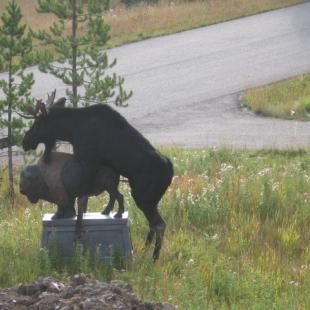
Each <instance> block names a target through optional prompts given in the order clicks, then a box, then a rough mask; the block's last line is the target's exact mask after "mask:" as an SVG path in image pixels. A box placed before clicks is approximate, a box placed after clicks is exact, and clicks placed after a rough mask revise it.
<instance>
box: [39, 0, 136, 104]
mask: <svg viewBox="0 0 310 310" xmlns="http://www.w3.org/2000/svg"><path fill="white" fill-rule="evenodd" d="M38 4H39V8H38V11H39V12H41V13H48V12H49V13H53V14H54V15H56V16H57V18H58V22H57V23H54V24H53V25H52V26H51V27H50V28H49V31H39V32H38V33H36V34H35V36H36V38H38V39H39V40H40V41H41V42H43V44H46V45H48V46H51V47H53V48H54V51H55V52H56V54H57V56H58V58H60V59H62V60H60V62H58V64H56V63H55V62H52V60H53V56H52V53H50V52H48V51H45V52H44V53H42V54H41V56H40V57H39V59H40V61H39V63H40V65H39V68H40V69H41V70H42V71H44V72H49V73H52V74H53V75H55V76H56V77H57V78H60V79H61V80H62V81H63V82H64V83H65V84H66V85H69V86H70V88H71V89H67V96H68V97H69V99H70V101H71V103H72V105H73V106H74V107H77V105H78V102H79V101H80V99H84V101H85V102H86V104H88V103H89V102H91V101H100V102H107V101H108V99H111V100H113V101H114V103H115V104H116V105H125V104H124V102H125V101H126V100H127V99H128V98H129V97H130V96H131V92H130V93H127V92H126V91H125V90H124V89H123V83H124V79H123V78H122V77H120V76H117V75H116V74H111V75H107V74H106V71H107V70H110V69H111V68H112V67H113V66H114V65H115V64H116V60H113V61H112V62H109V61H108V57H107V53H106V52H105V50H104V47H105V46H106V43H107V41H108V40H109V38H110V37H109V26H108V25H107V24H106V23H105V22H104V20H103V18H102V14H103V12H104V10H106V9H107V7H108V2H106V1H104V0H38ZM80 87H81V88H82V89H81V91H82V92H83V97H82V95H81V94H80V93H79V92H78V90H79V88H80ZM117 89H118V92H117V91H116V90H117Z"/></svg>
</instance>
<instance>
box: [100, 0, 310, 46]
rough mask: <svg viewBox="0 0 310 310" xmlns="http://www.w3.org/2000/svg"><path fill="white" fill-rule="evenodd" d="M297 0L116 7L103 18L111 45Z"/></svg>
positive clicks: (218, 0)
mask: <svg viewBox="0 0 310 310" xmlns="http://www.w3.org/2000/svg"><path fill="white" fill-rule="evenodd" d="M302 2H304V1H300V0H279V1H271V0H260V1H255V0H233V1H231V0H210V1H190V2H182V1H167V0H162V1H161V2H160V3H159V4H158V5H154V6H147V5H141V6H137V7H133V8H129V9H128V8H124V7H118V8H116V9H115V10H114V11H113V12H109V13H108V14H107V15H106V16H105V18H106V21H107V22H108V23H109V24H110V25H111V34H112V40H113V42H114V44H121V43H125V42H128V41H132V40H139V39H143V38H147V37H152V36H158V35H162V34H167V33H174V32H178V31H182V30H187V29H191V28H196V27H200V26H206V25H210V24H215V23H219V22H223V21H226V20H230V19H234V18H237V17H241V16H247V15H252V14H256V13H259V12H264V11H268V10H272V9H277V8H280V7H286V6H289V5H293V4H297V3H302Z"/></svg>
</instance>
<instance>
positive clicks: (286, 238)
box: [0, 149, 310, 309]
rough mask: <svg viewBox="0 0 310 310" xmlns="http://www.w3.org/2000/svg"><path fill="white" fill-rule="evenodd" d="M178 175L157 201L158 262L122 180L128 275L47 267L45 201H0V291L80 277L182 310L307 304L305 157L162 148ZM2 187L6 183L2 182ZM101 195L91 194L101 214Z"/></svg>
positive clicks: (309, 254) (81, 264)
mask: <svg viewBox="0 0 310 310" xmlns="http://www.w3.org/2000/svg"><path fill="white" fill-rule="evenodd" d="M164 152H165V153H166V154H167V155H168V156H170V157H171V158H172V160H173V163H174V167H175V172H176V177H175V178H174V181H173V183H172V185H171V186H170V188H169V190H168V192H167V193H166V195H165V197H164V198H163V200H162V201H161V204H160V205H161V209H160V210H161V213H162V214H163V216H164V217H165V219H166V221H167V223H168V229H167V233H166V238H165V243H164V247H163V250H162V253H161V257H160V260H159V262H158V263H156V264H155V265H154V264H153V263H152V260H151V249H150V250H147V251H146V250H145V249H144V248H143V245H144V239H145V237H146V232H147V223H146V221H145V218H144V217H143V215H142V214H141V212H140V211H139V210H138V209H137V208H136V207H135V205H134V202H133V201H132V199H131V197H130V195H129V188H128V187H127V185H126V184H122V187H121V191H122V193H124V194H125V202H126V207H127V208H128V210H129V214H130V216H129V217H130V226H131V232H132V239H133V245H134V251H135V253H134V259H133V262H132V264H131V265H130V266H128V268H127V270H119V269H113V268H111V266H110V265H108V266H107V265H102V263H100V262H98V261H93V260H91V259H90V258H88V257H83V256H81V255H77V258H76V261H75V262H74V263H72V262H71V263H62V264H61V266H59V265H57V264H52V263H51V261H50V258H49V257H48V256H47V255H46V253H45V252H44V250H42V249H40V231H41V217H42V215H43V213H44V212H47V211H49V212H50V211H51V210H53V207H52V206H51V205H49V204H40V205H39V206H31V205H30V204H28V203H27V202H26V201H25V200H24V199H23V198H22V197H18V199H17V201H16V206H15V207H14V208H10V207H8V206H7V205H6V204H5V202H2V204H1V214H0V247H1V248H2V249H1V251H0V281H1V282H0V285H1V286H9V285H14V284H16V283H18V282H20V281H29V280H32V279H35V278H36V277H38V276H39V275H42V274H47V273H48V274H55V275H56V276H58V277H60V278H66V277H67V276H68V275H70V274H72V273H74V272H78V271H84V272H86V273H89V274H92V275H93V276H95V277H97V278H99V279H103V280H109V279H122V280H125V281H127V282H129V283H131V284H132V285H133V286H134V289H135V291H136V292H137V293H138V294H139V295H140V296H141V297H142V298H144V299H147V300H155V301H167V302H170V303H172V304H176V305H178V306H179V308H180V309H231V308H233V309H308V308H309V307H310V298H309V291H310V230H309V227H310V152H309V150H289V151H277V150H274V151H232V150H227V149H219V150H199V151H198V150H181V149H166V150H164ZM3 184H5V182H4V183H3ZM105 203H106V197H104V196H101V197H99V198H93V199H91V201H90V208H91V210H100V209H101V208H102V205H104V204H105Z"/></svg>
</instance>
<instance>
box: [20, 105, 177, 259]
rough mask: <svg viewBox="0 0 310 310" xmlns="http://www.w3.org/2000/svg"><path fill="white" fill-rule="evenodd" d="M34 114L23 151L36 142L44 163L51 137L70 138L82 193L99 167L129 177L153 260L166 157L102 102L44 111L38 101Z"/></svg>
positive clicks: (168, 174)
mask: <svg viewBox="0 0 310 310" xmlns="http://www.w3.org/2000/svg"><path fill="white" fill-rule="evenodd" d="M33 112H36V113H35V114H34V115H35V116H36V119H35V121H34V123H33V125H32V126H31V128H30V129H29V130H28V132H27V133H26V134H25V137H24V140H23V148H24V150H25V151H27V150H30V149H36V148H37V146H38V144H39V143H44V144H45V148H46V149H45V153H44V158H45V160H46V161H47V162H48V161H49V160H50V158H49V157H50V151H51V150H52V149H53V147H54V146H55V142H56V140H62V141H68V142H70V143H71V144H72V145H73V152H74V155H75V156H76V158H77V160H78V161H79V164H80V165H81V166H82V167H83V169H84V171H87V173H86V174H85V180H87V182H83V188H81V193H85V194H86V193H87V192H88V191H89V188H90V187H91V184H92V182H93V180H94V177H95V174H96V171H97V170H98V169H100V167H102V166H108V167H111V168H113V169H114V170H115V171H116V172H117V173H119V174H120V175H123V176H124V177H126V178H128V181H129V185H130V187H131V194H132V197H133V199H134V200H135V202H136V204H137V206H138V207H139V208H140V209H141V211H142V212H143V213H144V215H145V217H146V218H147V220H148V222H149V232H148V234H147V238H146V245H150V244H151V242H152V241H153V238H154V236H156V241H155V248H154V251H153V259H154V260H156V259H158V257H159V254H160V250H161V246H162V240H163V237H164V232H165V228H166V223H165V221H164V220H163V219H162V217H161V216H160V214H159V212H158V203H159V201H160V199H161V198H162V196H163V195H164V193H165V192H166V190H167V188H168V186H169V185H170V183H171V180H172V177H173V166H172V163H171V161H170V160H169V158H167V157H166V156H164V155H162V154H161V153H160V152H159V151H158V150H156V149H155V148H154V147H153V146H152V145H151V144H150V142H149V141H148V140H147V139H146V138H145V137H143V136H142V134H141V133H140V132H138V131H137V130H136V129H135V128H134V127H133V126H131V125H130V124H129V123H128V122H127V120H126V119H125V118H124V117H123V116H122V115H121V114H119V113H118V112H117V111H115V110H114V109H112V108H111V107H110V106H108V105H106V104H98V105H93V106H90V107H86V108H78V109H76V108H57V109H52V108H51V109H49V110H48V109H46V107H45V106H44V104H42V102H38V104H37V109H36V110H34V111H33Z"/></svg>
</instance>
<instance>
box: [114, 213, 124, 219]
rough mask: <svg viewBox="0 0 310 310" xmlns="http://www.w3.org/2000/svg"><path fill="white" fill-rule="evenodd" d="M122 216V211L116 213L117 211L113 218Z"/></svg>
mask: <svg viewBox="0 0 310 310" xmlns="http://www.w3.org/2000/svg"><path fill="white" fill-rule="evenodd" d="M122 216H123V214H122V213H118V212H117V213H116V214H115V215H114V218H116V219H121V218H122Z"/></svg>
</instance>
